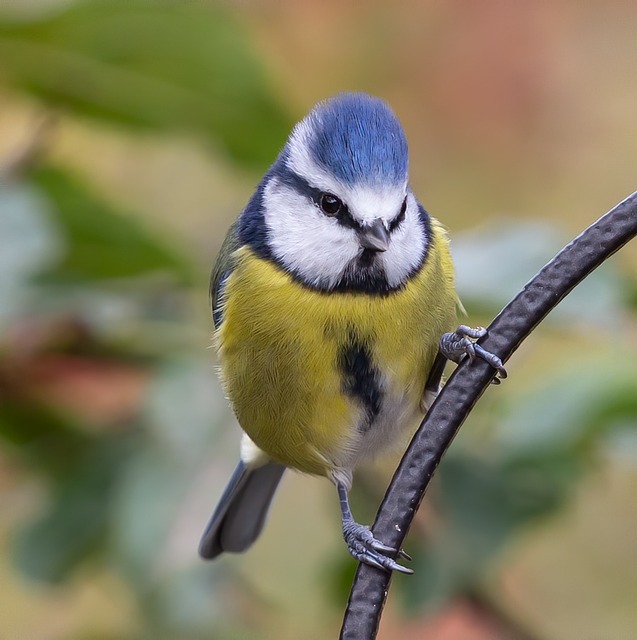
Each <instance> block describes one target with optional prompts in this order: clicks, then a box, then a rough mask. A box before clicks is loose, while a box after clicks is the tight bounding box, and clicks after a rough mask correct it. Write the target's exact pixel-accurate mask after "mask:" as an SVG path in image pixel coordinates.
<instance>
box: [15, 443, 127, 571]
mask: <svg viewBox="0 0 637 640" xmlns="http://www.w3.org/2000/svg"><path fill="white" fill-rule="evenodd" d="M129 445H130V439H129V438H128V437H127V436H119V437H103V438H98V439H96V440H95V442H94V443H92V444H91V446H90V447H89V448H87V449H86V450H85V451H84V453H83V455H82V456H80V457H78V460H77V461H76V464H74V465H70V466H69V467H68V469H67V474H66V477H65V478H64V480H63V481H61V482H59V483H56V484H55V485H54V487H53V496H52V500H51V503H50V505H49V508H48V509H47V511H46V513H45V514H44V515H43V516H42V517H41V518H40V519H39V520H37V521H36V522H35V523H34V524H32V525H31V526H29V527H27V528H26V529H24V530H22V531H19V532H18V533H17V535H16V537H15V540H14V551H15V554H14V558H15V562H16V564H17V565H18V567H19V568H20V570H21V571H22V572H23V573H25V574H26V575H28V576H30V577H32V578H35V579H38V580H43V581H46V582H57V581H60V580H62V579H63V578H65V577H67V575H68V574H69V572H71V571H72V570H73V569H74V568H75V567H76V566H77V564H78V563H80V562H82V561H85V560H86V558H87V557H88V556H89V555H91V554H92V553H94V552H96V551H97V550H98V549H99V547H100V544H101V543H102V542H104V541H105V540H106V538H107V533H108V518H109V510H110V493H111V489H112V487H113V485H114V483H115V481H116V480H117V478H118V476H119V469H120V467H121V464H122V463H123V462H124V461H125V460H126V458H127V455H128V449H129Z"/></svg>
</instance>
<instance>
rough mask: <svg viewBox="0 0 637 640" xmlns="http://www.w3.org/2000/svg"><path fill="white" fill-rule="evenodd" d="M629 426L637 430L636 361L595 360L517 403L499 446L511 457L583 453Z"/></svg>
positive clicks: (553, 377)
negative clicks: (619, 427) (616, 429)
mask: <svg viewBox="0 0 637 640" xmlns="http://www.w3.org/2000/svg"><path fill="white" fill-rule="evenodd" d="M627 421H631V422H632V424H633V425H634V426H635V428H637V365H636V364H635V361H633V360H631V359H626V360H623V361H619V360H618V361H611V362H606V361H599V360H597V359H590V360H587V361H584V362H578V363H577V365H576V366H569V367H568V368H567V370H566V371H561V372H560V373H559V374H552V375H551V377H550V379H549V380H547V381H545V382H544V383H543V384H542V385H541V386H540V387H538V388H537V389H534V390H530V391H527V392H526V393H525V394H524V395H523V396H522V397H520V398H517V399H514V400H513V402H512V404H511V406H510V407H509V409H508V412H507V416H506V417H504V418H503V419H502V420H501V421H500V423H499V425H498V430H497V435H496V441H495V443H494V444H495V446H496V451H497V450H499V455H500V456H501V457H505V458H512V457H516V458H517V457H524V456H535V455H538V454H546V455H548V454H550V453H551V452H553V453H557V452H560V451H565V450H573V449H576V450H580V451H583V450H584V449H585V448H586V445H587V444H590V443H591V441H594V440H598V439H599V438H601V437H603V436H605V435H606V432H607V431H609V430H610V429H612V428H614V427H615V425H617V424H624V423H625V422H627Z"/></svg>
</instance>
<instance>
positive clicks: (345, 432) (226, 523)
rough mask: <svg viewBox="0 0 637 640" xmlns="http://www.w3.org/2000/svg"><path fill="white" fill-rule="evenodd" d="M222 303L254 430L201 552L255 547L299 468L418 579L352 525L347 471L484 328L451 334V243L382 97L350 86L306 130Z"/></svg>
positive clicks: (235, 372) (216, 285) (357, 544)
mask: <svg viewBox="0 0 637 640" xmlns="http://www.w3.org/2000/svg"><path fill="white" fill-rule="evenodd" d="M211 298H212V310H213V319H214V325H215V335H214V340H215V345H216V348H217V350H218V355H219V361H220V372H221V379H222V384H223V387H224V390H225V392H226V394H227V397H228V398H229V400H230V402H231V403H232V408H233V410H234V412H235V414H236V417H237V419H238V421H239V424H240V425H241V427H242V429H243V431H244V435H243V439H242V443H241V459H240V462H239V465H238V466H237V468H236V470H235V472H234V474H233V475H232V478H231V479H230V482H229V484H228V486H227V487H226V489H225V492H224V493H223V496H222V497H221V500H220V502H219V505H218V506H217V508H216V510H215V512H214V514H213V516H212V518H211V520H210V522H209V523H208V526H207V528H206V530H205V532H204V535H203V538H202V540H201V544H200V547H199V553H200V555H201V556H202V557H203V558H206V559H211V558H215V557H216V556H218V555H219V554H221V553H222V552H241V551H244V550H246V549H247V548H248V547H249V546H250V545H251V544H252V543H253V542H254V541H255V539H256V538H257V537H258V535H259V533H260V532H261V530H262V528H263V525H264V522H265V519H266V516H267V512H268V509H269V506H270V503H271V501H272V498H273V496H274V494H275V492H276V489H277V486H278V484H279V481H280V480H281V477H282V475H283V473H284V471H285V469H286V468H288V467H290V468H292V469H297V470H299V471H301V472H305V473H310V474H316V475H321V476H326V477H327V478H328V479H330V480H331V481H332V482H333V483H334V485H335V486H336V488H337V491H338V496H339V501H340V507H341V515H342V529H343V536H344V538H345V541H346V543H347V545H348V548H349V551H350V553H351V554H352V555H353V556H354V557H355V558H356V559H358V560H360V561H362V562H366V563H368V564H371V565H373V566H376V567H382V568H385V569H388V570H394V569H397V570H400V571H404V572H408V573H410V572H411V570H409V569H407V568H405V567H403V566H402V565H400V564H398V563H397V562H396V561H395V559H394V558H395V557H396V555H397V554H399V555H402V557H406V554H403V553H402V552H398V551H397V550H394V549H390V548H389V547H387V546H385V545H384V544H383V543H382V542H381V541H380V540H377V539H376V538H374V536H373V535H372V533H371V531H370V529H369V527H366V526H363V525H361V524H358V523H357V522H355V520H354V518H353V516H352V513H351V511H350V507H349V501H348V492H349V490H350V488H351V485H352V474H353V471H354V469H355V468H356V466H357V465H358V464H359V463H360V462H362V461H364V460H368V459H369V458H371V457H373V456H377V455H378V454H379V453H381V452H383V451H384V450H387V449H388V448H389V447H391V446H392V445H393V444H395V443H396V442H397V441H398V442H400V440H401V437H403V438H404V436H405V433H406V432H409V430H413V429H414V428H415V427H416V426H417V425H418V423H419V422H420V420H421V419H422V417H423V415H424V412H425V410H426V408H427V406H428V404H429V401H430V400H431V399H432V398H433V397H435V394H436V392H437V390H438V387H439V382H440V376H441V373H442V371H441V367H440V364H439V362H438V360H437V354H438V353H439V346H440V345H441V344H442V345H443V346H445V347H446V353H445V354H444V355H446V356H447V357H453V358H454V359H458V358H460V357H462V353H466V352H468V353H469V356H470V357H472V356H473V355H474V354H475V351H473V350H472V348H473V347H474V346H475V347H477V345H473V343H472V342H471V340H472V339H473V338H476V337H480V336H481V335H482V334H483V330H471V329H468V328H466V327H464V328H461V329H463V331H459V332H458V333H448V334H447V335H446V337H445V340H446V342H445V341H443V343H441V342H440V339H441V336H442V335H443V334H446V332H450V331H452V329H453V327H454V326H455V323H456V309H457V306H458V299H457V295H456V291H455V288H454V270H453V264H452V261H451V255H450V253H449V242H448V239H447V235H446V233H445V231H444V229H443V228H442V226H441V225H440V224H439V223H438V222H437V221H436V220H435V219H434V218H433V217H432V216H430V215H429V214H428V213H427V212H426V211H425V209H424V208H423V206H422V205H421V204H420V203H419V202H418V200H417V199H416V197H415V195H414V194H413V192H412V190H411V188H410V185H409V177H408V153H407V141H406V138H405V134H404V132H403V129H402V127H401V125H400V123H399V121H398V119H397V118H396V116H395V115H394V113H393V112H392V111H391V109H390V108H389V107H388V106H387V105H386V104H385V103H384V102H383V101H382V100H380V99H378V98H373V97H370V96H368V95H366V94H362V93H352V94H341V95H338V96H336V97H334V98H332V99H330V100H327V101H324V102H321V103H319V104H318V105H317V106H315V108H314V109H313V110H312V111H311V112H310V113H309V115H307V116H306V117H305V118H304V119H303V120H302V121H301V122H299V123H298V124H297V125H296V126H295V128H294V129H293V131H292V133H291V135H290V137H289V139H288V140H287V142H286V144H285V146H284V148H283V150H282V151H281V153H280V154H279V156H278V158H277V159H276V160H275V162H274V164H273V165H272V166H271V167H270V169H269V170H268V171H267V173H266V174H265V176H264V177H263V179H262V180H261V182H260V184H259V185H258V187H257V189H256V192H255V193H254V195H253V196H252V198H251V199H250V201H249V202H248V205H247V206H246V208H245V209H244V210H243V212H242V213H241V215H240V216H239V218H238V219H237V220H236V222H235V223H234V224H233V225H232V227H231V228H230V230H229V232H228V235H227V236H226V239H225V241H224V243H223V246H222V249H221V253H220V256H219V258H218V260H217V263H216V265H215V267H214V270H213V273H212V279H211ZM478 355H483V354H482V353H479V354H478ZM438 357H439V356H438ZM494 358H495V357H494ZM436 362H438V364H435V363H436ZM494 362H495V366H498V368H499V366H501V363H500V365H498V361H497V358H496V359H494ZM432 372H433V373H434V375H433V378H434V380H433V382H432V380H431V378H430V374H431V373H432ZM428 378H429V384H426V383H427V381H428ZM426 386H427V389H428V392H426V391H425V387H426Z"/></svg>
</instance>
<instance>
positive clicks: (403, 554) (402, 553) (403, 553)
mask: <svg viewBox="0 0 637 640" xmlns="http://www.w3.org/2000/svg"><path fill="white" fill-rule="evenodd" d="M398 557H399V558H402V559H403V560H407V562H411V561H412V560H413V558H412V557H411V556H410V555H409V554H408V553H407V552H406V551H405V550H404V549H399V550H398Z"/></svg>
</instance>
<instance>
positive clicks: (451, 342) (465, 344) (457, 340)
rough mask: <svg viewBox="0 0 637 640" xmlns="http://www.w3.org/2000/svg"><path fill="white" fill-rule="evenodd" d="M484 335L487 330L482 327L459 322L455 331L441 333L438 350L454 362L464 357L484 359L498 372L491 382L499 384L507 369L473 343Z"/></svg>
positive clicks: (505, 375) (496, 358)
mask: <svg viewBox="0 0 637 640" xmlns="http://www.w3.org/2000/svg"><path fill="white" fill-rule="evenodd" d="M486 335H487V330H486V329H485V328H484V327H468V326H467V325H464V324H461V325H460V326H459V327H458V328H457V329H456V330H455V331H452V332H451V333H445V334H443V336H442V338H440V352H441V353H442V354H443V355H444V356H445V357H446V358H448V359H449V360H453V362H456V363H460V362H462V360H463V359H464V358H468V359H469V362H473V361H474V360H475V359H476V358H480V359H481V360H484V361H485V362H487V363H488V364H490V365H491V366H492V367H493V368H494V369H496V370H497V372H498V375H497V376H496V377H495V378H494V379H493V381H492V382H493V384H500V381H501V380H503V379H504V378H506V377H507V370H506V369H505V368H504V365H503V364H502V360H500V358H498V356H496V355H495V354H494V353H491V352H490V351H487V350H486V349H484V348H482V347H481V346H480V345H479V344H476V343H475V340H479V339H480V338H482V337H484V336H486Z"/></svg>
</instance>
